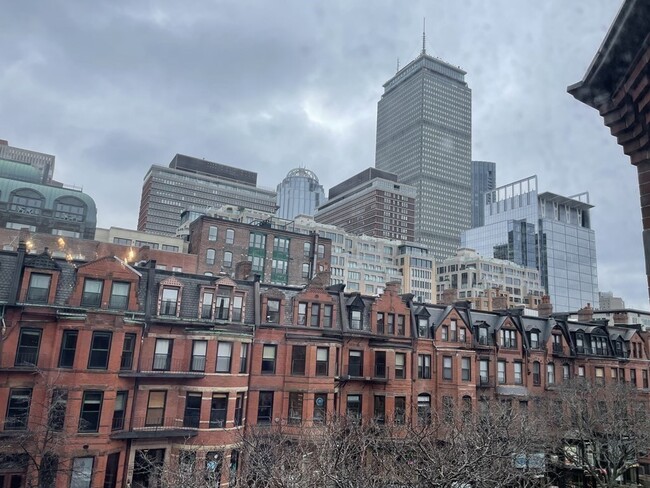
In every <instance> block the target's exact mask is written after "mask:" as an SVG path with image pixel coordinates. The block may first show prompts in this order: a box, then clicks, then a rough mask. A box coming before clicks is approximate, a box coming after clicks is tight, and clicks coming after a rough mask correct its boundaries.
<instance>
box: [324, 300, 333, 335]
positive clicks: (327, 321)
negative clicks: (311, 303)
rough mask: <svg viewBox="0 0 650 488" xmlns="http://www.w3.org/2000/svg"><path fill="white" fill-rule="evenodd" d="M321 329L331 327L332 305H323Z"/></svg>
mask: <svg viewBox="0 0 650 488" xmlns="http://www.w3.org/2000/svg"><path fill="white" fill-rule="evenodd" d="M323 327H326V328H328V329H329V328H331V327H332V305H323Z"/></svg>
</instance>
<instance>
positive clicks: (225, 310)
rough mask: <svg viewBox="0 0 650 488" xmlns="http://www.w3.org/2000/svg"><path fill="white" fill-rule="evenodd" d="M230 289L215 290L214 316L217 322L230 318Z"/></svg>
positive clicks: (220, 288)
mask: <svg viewBox="0 0 650 488" xmlns="http://www.w3.org/2000/svg"><path fill="white" fill-rule="evenodd" d="M231 295H232V288H230V287H219V288H218V289H217V303H216V304H215V309H214V315H215V319H217V320H228V319H229V318H230V297H231Z"/></svg>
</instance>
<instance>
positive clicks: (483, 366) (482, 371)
mask: <svg viewBox="0 0 650 488" xmlns="http://www.w3.org/2000/svg"><path fill="white" fill-rule="evenodd" d="M478 368H479V373H478V374H479V383H480V384H481V385H488V384H489V383H490V362H489V361H488V360H487V359H481V360H480V361H479V363H478Z"/></svg>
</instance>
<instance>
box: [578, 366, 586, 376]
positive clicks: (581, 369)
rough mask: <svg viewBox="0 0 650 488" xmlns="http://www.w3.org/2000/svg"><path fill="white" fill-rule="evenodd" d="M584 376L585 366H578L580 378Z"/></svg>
mask: <svg viewBox="0 0 650 488" xmlns="http://www.w3.org/2000/svg"><path fill="white" fill-rule="evenodd" d="M584 377H585V367H584V366H578V378H584Z"/></svg>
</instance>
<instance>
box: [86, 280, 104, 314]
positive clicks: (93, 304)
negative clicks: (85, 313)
mask: <svg viewBox="0 0 650 488" xmlns="http://www.w3.org/2000/svg"><path fill="white" fill-rule="evenodd" d="M89 285H90V286H92V285H99V291H88V289H87V288H88V286H89ZM103 293H104V280H102V279H99V278H84V285H83V290H82V292H81V306H82V307H86V308H101V306H102V295H103Z"/></svg>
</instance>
